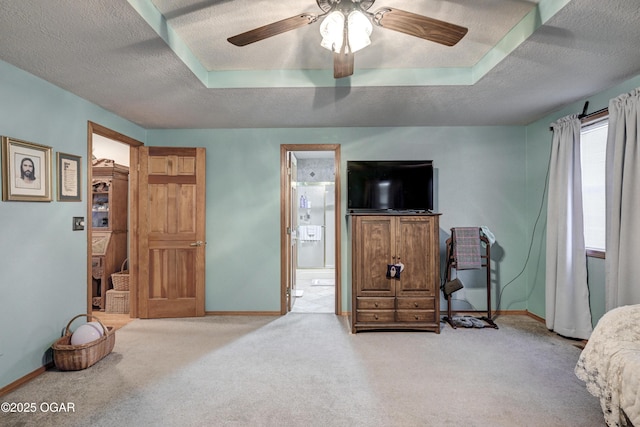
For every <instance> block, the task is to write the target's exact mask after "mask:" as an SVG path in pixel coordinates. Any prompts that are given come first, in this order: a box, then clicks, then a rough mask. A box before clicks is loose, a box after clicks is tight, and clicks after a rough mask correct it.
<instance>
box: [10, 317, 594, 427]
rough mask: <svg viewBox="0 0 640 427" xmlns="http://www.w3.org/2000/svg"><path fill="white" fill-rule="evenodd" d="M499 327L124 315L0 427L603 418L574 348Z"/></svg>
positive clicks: (537, 326) (25, 392)
mask: <svg viewBox="0 0 640 427" xmlns="http://www.w3.org/2000/svg"><path fill="white" fill-rule="evenodd" d="M497 323H498V324H499V325H500V329H498V330H495V329H489V328H485V329H457V330H453V329H451V328H450V327H449V326H447V325H443V329H442V333H441V334H439V335H438V334H434V333H430V332H364V333H359V334H356V335H352V334H350V333H349V331H348V326H347V320H346V319H345V318H342V317H336V316H335V315H332V314H302V313H290V314H289V315H287V316H284V317H241V316H232V317H217V316H211V317H205V318H199V319H167V320H135V321H133V322H131V323H129V324H128V325H126V326H124V327H123V328H122V329H120V330H118V331H117V333H116V346H115V349H114V351H113V353H111V354H110V355H109V356H107V357H106V358H105V359H103V360H102V361H101V362H99V363H98V364H96V365H95V366H93V367H91V368H89V369H86V370H84V371H78V372H59V371H56V370H51V371H48V372H46V373H45V374H43V375H41V376H39V377H37V378H36V379H35V380H33V381H32V382H30V383H28V384H26V385H24V386H23V387H21V388H19V389H18V390H16V391H14V392H12V393H10V394H8V395H5V396H3V397H2V398H0V401H2V402H35V403H36V405H41V403H42V402H64V403H72V404H73V406H74V408H75V412H74V413H45V412H43V411H41V410H38V411H37V412H36V413H28V414H24V413H23V414H15V413H0V425H2V426H56V427H63V426H181V427H182V426H482V427H486V426H492V427H494V426H509V427H512V426H544V427H552V426H559V427H560V426H561V427H566V426H581V427H584V426H602V425H603V424H604V423H603V417H602V414H601V412H600V406H599V403H598V401H597V399H596V398H594V397H592V396H591V395H590V394H589V393H588V392H587V391H586V389H585V387H584V384H583V383H582V382H581V381H579V380H578V379H577V378H576V377H575V375H574V374H573V368H574V366H575V363H576V361H577V359H578V356H579V354H580V349H579V348H577V347H576V345H575V344H576V343H575V342H573V341H571V340H566V339H563V338H561V337H558V336H557V335H555V334H553V333H550V332H548V331H547V330H546V328H545V327H544V325H543V324H541V323H539V322H536V321H535V320H532V319H530V318H527V317H522V316H503V317H500V318H498V319H497Z"/></svg>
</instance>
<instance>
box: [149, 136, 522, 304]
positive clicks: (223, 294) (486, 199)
mask: <svg viewBox="0 0 640 427" xmlns="http://www.w3.org/2000/svg"><path fill="white" fill-rule="evenodd" d="M148 143H149V145H160V146H181V145H184V146H198V147H206V148H207V241H208V245H207V279H206V282H207V289H206V310H207V311H279V309H280V259H279V255H280V234H279V228H280V160H279V155H280V151H279V150H280V144H283V143H284V144H294V143H295V144H301V143H302V144H305V143H308V144H322V143H325V144H340V146H341V161H342V164H341V176H342V177H343V181H342V193H341V194H342V199H343V200H342V204H343V212H342V214H341V218H344V214H345V211H344V206H346V179H345V177H346V173H345V168H346V162H347V161H348V160H356V159H358V160H362V159H418V158H422V159H432V160H433V161H434V164H435V167H436V174H437V182H436V186H437V191H436V194H437V196H436V210H437V211H439V212H441V213H442V214H443V215H442V217H441V219H440V220H441V223H440V226H441V227H440V228H441V235H442V242H441V244H442V245H444V239H445V238H446V237H448V235H449V229H450V228H451V227H453V226H468V225H478V226H479V225H486V226H488V227H489V228H490V229H491V230H492V231H493V232H494V234H495V235H496V237H497V240H498V242H497V244H496V245H495V247H494V252H495V256H496V257H499V262H498V263H497V264H496V268H495V275H496V279H497V280H498V281H499V282H500V283H506V279H512V278H514V277H516V276H517V274H518V272H519V271H520V270H521V269H522V268H523V266H524V260H525V255H526V253H525V249H526V247H525V246H524V245H523V242H524V240H525V236H526V233H527V223H526V220H525V215H524V212H525V211H524V208H525V201H526V200H525V195H524V192H523V189H524V188H525V173H524V172H525V155H524V154H525V151H524V149H525V146H524V128H522V127H450V128H445V127H441V128H440V127H433V128H375V129H371V128H367V129H364V128H329V129H250V130H243V129H235V130H229V129H226V130H150V131H149V132H148ZM341 245H342V246H341V249H342V253H343V254H344V257H343V264H342V274H343V277H342V283H343V284H345V286H344V287H343V291H344V295H343V301H344V305H343V307H342V308H343V310H345V311H348V310H349V306H348V301H349V298H348V295H347V293H348V288H347V286H346V283H347V275H348V274H350V270H349V268H348V266H347V262H346V254H347V229H346V223H345V222H343V224H342V239H341ZM496 257H494V259H497V258H496ZM476 279H477V278H474V277H470V278H468V279H467V281H465V290H464V292H460V293H459V295H458V296H457V297H458V298H464V299H467V300H469V302H470V303H471V304H472V305H473V306H474V307H477V308H483V307H485V306H486V303H485V300H486V287H485V284H484V283H485V282H484V278H483V276H481V277H480V280H476ZM524 289H525V280H524V276H522V277H520V278H518V279H517V280H516V281H515V282H514V283H512V284H511V285H510V286H509V288H508V289H507V290H505V292H504V294H503V295H502V301H501V306H500V307H501V308H502V309H511V310H516V309H525V308H526V294H525V292H524ZM493 308H494V309H495V308H496V306H495V305H494V307H493Z"/></svg>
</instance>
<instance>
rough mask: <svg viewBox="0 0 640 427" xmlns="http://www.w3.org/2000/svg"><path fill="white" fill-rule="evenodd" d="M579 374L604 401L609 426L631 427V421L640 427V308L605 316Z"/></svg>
mask: <svg viewBox="0 0 640 427" xmlns="http://www.w3.org/2000/svg"><path fill="white" fill-rule="evenodd" d="M575 374H576V375H577V377H578V378H580V379H581V380H582V381H584V382H585V383H586V386H587V390H589V392H590V393H591V394H593V395H594V396H596V397H597V398H599V399H600V405H601V406H602V411H603V414H604V419H605V422H606V423H607V425H608V426H611V427H613V426H629V425H630V424H629V422H628V421H631V422H632V423H633V425H635V426H638V427H640V396H639V394H640V305H630V306H624V307H618V308H616V309H613V310H611V311H609V312H607V313H606V314H605V315H604V316H602V318H601V319H600V321H599V322H598V324H597V325H596V328H595V329H594V331H593V333H592V334H591V337H590V338H589V341H588V343H587V345H586V346H585V348H584V350H583V351H582V353H581V354H580V358H579V359H578V363H577V364H576V367H575ZM625 414H626V417H625ZM627 418H628V419H627Z"/></svg>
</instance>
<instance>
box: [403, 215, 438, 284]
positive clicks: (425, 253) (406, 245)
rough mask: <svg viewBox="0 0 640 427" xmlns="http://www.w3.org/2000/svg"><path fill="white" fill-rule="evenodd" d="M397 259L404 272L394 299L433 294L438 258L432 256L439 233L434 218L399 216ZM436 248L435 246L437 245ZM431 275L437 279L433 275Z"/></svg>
mask: <svg viewBox="0 0 640 427" xmlns="http://www.w3.org/2000/svg"><path fill="white" fill-rule="evenodd" d="M396 219H397V227H398V234H397V243H396V245H397V254H396V255H397V256H398V257H400V262H402V263H403V264H404V271H403V272H402V273H401V274H400V280H399V281H398V283H397V292H396V295H397V296H412V295H413V296H434V295H436V288H437V286H436V281H437V274H438V273H437V271H438V270H439V266H438V265H436V260H437V259H438V257H435V256H434V249H433V246H434V244H433V243H434V242H437V241H438V235H437V233H438V230H437V229H436V228H435V227H434V220H433V217H423V216H421V217H411V216H406V217H398V218H396ZM436 247H438V246H436ZM434 274H435V275H436V276H434Z"/></svg>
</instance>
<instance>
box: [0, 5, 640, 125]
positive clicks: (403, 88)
mask: <svg viewBox="0 0 640 427" xmlns="http://www.w3.org/2000/svg"><path fill="white" fill-rule="evenodd" d="M53 5H55V7H54V6H53ZM382 6H389V7H395V8H399V9H404V10H407V11H411V12H415V13H419V14H423V15H426V16H429V17H432V18H436V19H440V20H444V21H447V22H451V23H455V24H458V25H462V26H465V27H468V28H469V33H468V34H467V35H466V36H465V38H463V39H462V41H461V42H460V43H459V44H458V45H456V46H454V47H443V46H440V45H437V44H435V43H431V42H427V41H424V40H421V39H417V38H414V37H410V36H407V35H404V34H399V33H395V32H393V31H390V30H386V29H382V28H378V27H374V33H373V34H372V45H371V46H369V47H367V48H365V49H364V50H362V51H360V52H357V53H356V57H355V72H354V75H353V76H352V77H351V78H347V79H340V80H334V79H333V77H332V58H331V53H330V52H328V51H326V50H325V49H323V48H321V47H320V46H319V42H320V39H321V37H320V35H319V32H318V23H315V24H312V25H309V26H307V27H304V28H301V29H297V30H294V31H291V32H289V33H286V34H281V35H278V36H275V37H273V38H271V39H268V40H264V41H261V42H258V43H255V44H253V45H249V46H246V47H242V48H239V47H235V46H233V45H231V44H229V43H228V42H227V41H226V38H227V37H229V36H232V35H235V34H238V33H240V32H243V31H246V30H249V29H252V28H255V27H258V26H261V25H265V24H268V23H271V22H274V21H277V20H280V19H284V18H288V17H291V16H293V15H296V14H298V13H299V12H320V9H319V8H318V6H317V5H316V4H315V1H313V0H304V1H303V0H277V1H276V0H272V1H265V0H208V1H207V0H172V1H169V0H111V1H108V2H105V1H101V0H83V1H73V0H65V1H59V2H55V3H53V4H52V3H50V2H43V1H41V0H9V1H3V2H2V13H1V14H0V59H1V60H4V61H6V62H8V63H10V64H13V65H15V66H17V67H19V68H21V69H23V70H25V71H27V72H29V73H32V74H34V75H36V76H39V77H41V78H43V79H45V80H47V81H49V82H51V83H53V84H55V85H57V86H60V87H61V88H63V89H66V90H68V91H70V92H72V93H75V94H76V95H78V96H80V97H82V98H85V99H87V100H89V101H91V102H93V103H95V104H97V105H100V106H102V107H104V108H105V109H107V110H110V111H112V112H114V113H116V114H118V115H120V116H122V117H124V118H126V119H129V120H131V121H132V122H135V123H137V124H139V125H141V126H143V127H145V128H262V127H344V126H366V127H368V126H460V125H523V124H528V123H531V122H533V121H535V120H537V119H539V118H541V117H542V116H544V115H546V114H548V113H550V112H552V111H555V110H557V109H559V108H562V107H563V106H565V105H568V104H570V103H573V102H576V101H582V100H586V99H587V98H588V97H589V96H590V95H592V94H595V93H598V92H600V91H602V90H604V89H606V88H609V87H611V86H614V85H616V84H618V83H620V82H622V81H624V80H626V79H628V78H630V77H632V76H635V75H637V74H640V55H639V54H638V47H637V46H638V42H640V25H638V22H640V2H639V1H638V0H617V1H615V2H603V1H601V0H572V1H568V0H539V1H522V0H475V1H471V0H468V1H465V0H424V1H420V2H417V1H415V0H414V1H409V0H377V1H376V3H375V4H374V5H373V7H372V8H371V10H376V9H378V8H380V7H382Z"/></svg>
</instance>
